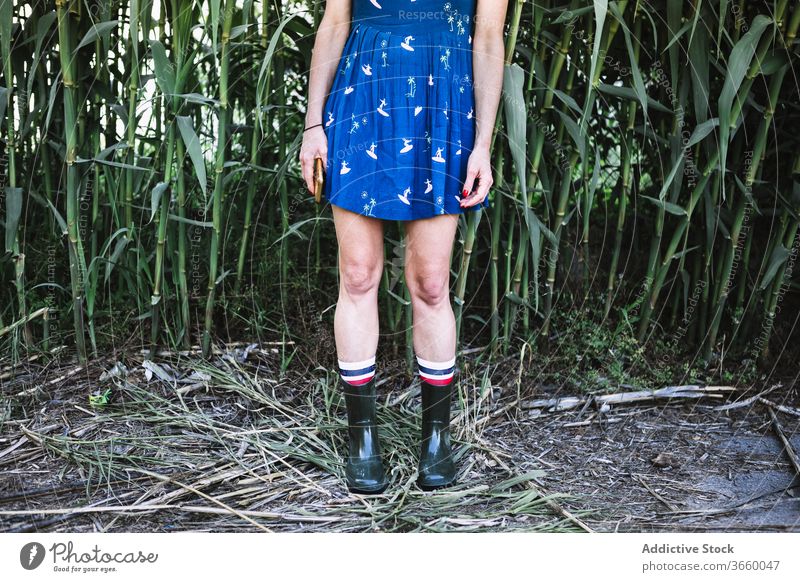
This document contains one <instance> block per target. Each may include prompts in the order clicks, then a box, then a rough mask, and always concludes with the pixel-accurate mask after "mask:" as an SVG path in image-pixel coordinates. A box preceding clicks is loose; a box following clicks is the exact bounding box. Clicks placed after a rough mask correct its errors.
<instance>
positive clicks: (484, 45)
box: [461, 0, 508, 207]
mask: <svg viewBox="0 0 800 582" xmlns="http://www.w3.org/2000/svg"><path fill="white" fill-rule="evenodd" d="M507 8H508V0H478V7H477V12H476V14H475V36H474V37H473V39H472V53H473V57H472V61H473V79H472V80H473V83H474V94H475V144H474V146H473V149H472V154H470V157H469V162H468V165H467V179H466V182H465V183H464V192H463V193H462V196H465V197H462V200H461V206H462V207H467V206H474V205H475V204H480V203H481V202H483V201H484V200H485V199H486V196H487V195H488V194H489V188H490V187H491V185H492V184H493V183H494V180H493V178H492V166H491V152H490V148H491V144H492V133H493V132H494V124H495V120H496V118H497V108H498V106H499V104H500V96H501V94H502V91H503V71H504V67H503V65H504V64H505V60H504V59H505V47H504V45H503V29H504V27H505V21H506V9H507ZM476 181H477V188H476V185H475V182H476ZM473 190H475V191H474V192H473Z"/></svg>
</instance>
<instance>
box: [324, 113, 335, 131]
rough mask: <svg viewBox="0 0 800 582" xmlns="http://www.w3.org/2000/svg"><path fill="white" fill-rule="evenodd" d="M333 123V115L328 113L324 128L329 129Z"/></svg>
mask: <svg viewBox="0 0 800 582" xmlns="http://www.w3.org/2000/svg"><path fill="white" fill-rule="evenodd" d="M332 123H333V113H331V112H330V111H328V122H327V123H326V124H325V127H330V126H331V124H332Z"/></svg>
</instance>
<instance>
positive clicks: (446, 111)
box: [442, 101, 450, 119]
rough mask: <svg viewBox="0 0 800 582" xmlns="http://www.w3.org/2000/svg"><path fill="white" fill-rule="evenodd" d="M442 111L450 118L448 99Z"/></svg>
mask: <svg viewBox="0 0 800 582" xmlns="http://www.w3.org/2000/svg"><path fill="white" fill-rule="evenodd" d="M442 112H443V113H444V116H445V117H446V118H447V119H450V103H449V102H447V101H445V102H444V109H442Z"/></svg>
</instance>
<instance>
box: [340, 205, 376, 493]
mask: <svg viewBox="0 0 800 582" xmlns="http://www.w3.org/2000/svg"><path fill="white" fill-rule="evenodd" d="M333 220H334V223H335V225H336V237H337V238H338V240H339V273H340V283H339V301H338V302H337V304H336V313H335V314H334V328H335V335H336V351H337V355H338V357H339V374H340V378H341V381H340V384H341V387H342V391H343V393H344V398H345V404H346V406H347V425H348V437H349V442H348V447H349V451H348V456H347V463H346V465H345V476H346V478H347V487H348V489H350V491H353V492H358V493H380V492H381V491H383V490H384V489H385V488H386V486H387V485H388V483H389V481H388V479H387V478H386V474H385V472H384V470H383V463H382V462H381V447H380V441H379V438H378V423H377V410H376V404H377V393H376V390H375V352H376V350H377V348H378V285H379V283H380V279H381V272H382V271H383V223H382V222H381V221H380V220H379V219H377V218H370V217H367V216H362V215H360V214H356V213H354V212H350V211H348V210H344V209H343V208H339V207H338V206H333Z"/></svg>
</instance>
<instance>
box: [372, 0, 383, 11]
mask: <svg viewBox="0 0 800 582" xmlns="http://www.w3.org/2000/svg"><path fill="white" fill-rule="evenodd" d="M369 1H370V2H371V3H372V5H373V6H374V7H375V8H377V9H378V10H383V6H381V5H380V4H378V0H369Z"/></svg>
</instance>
